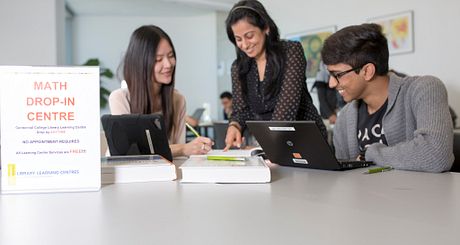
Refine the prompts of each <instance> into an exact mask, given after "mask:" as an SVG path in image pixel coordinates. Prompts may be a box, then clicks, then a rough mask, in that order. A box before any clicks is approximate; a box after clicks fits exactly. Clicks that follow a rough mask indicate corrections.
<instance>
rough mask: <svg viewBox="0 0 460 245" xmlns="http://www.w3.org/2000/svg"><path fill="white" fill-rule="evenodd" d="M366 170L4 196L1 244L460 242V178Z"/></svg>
mask: <svg viewBox="0 0 460 245" xmlns="http://www.w3.org/2000/svg"><path fill="white" fill-rule="evenodd" d="M363 171H364V170H363V169H356V170H351V171H345V172H334V171H321V170H308V169H300V168H289V167H275V168H274V169H272V178H273V181H272V183H271V184H228V185H222V184H181V183H180V182H177V181H173V182H151V183H133V184H117V185H108V186H104V187H103V188H102V189H101V191H100V192H87V193H59V194H26V195H1V196H0V244H2V245H9V244H14V245H18V244H232V245H233V244H276V245H279V244H456V245H458V244H459V241H460V236H459V231H460V174H456V173H443V174H429V173H417V172H408V171H389V172H384V173H378V174H370V175H367V174H363Z"/></svg>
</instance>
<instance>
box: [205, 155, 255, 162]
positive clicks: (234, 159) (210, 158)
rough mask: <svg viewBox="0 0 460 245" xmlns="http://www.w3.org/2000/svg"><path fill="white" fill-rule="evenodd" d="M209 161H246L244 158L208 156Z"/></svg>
mask: <svg viewBox="0 0 460 245" xmlns="http://www.w3.org/2000/svg"><path fill="white" fill-rule="evenodd" d="M207 159H208V160H212V161H246V158H244V157H228V156H207Z"/></svg>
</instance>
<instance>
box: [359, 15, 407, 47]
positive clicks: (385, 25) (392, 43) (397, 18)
mask: <svg viewBox="0 0 460 245" xmlns="http://www.w3.org/2000/svg"><path fill="white" fill-rule="evenodd" d="M413 16H414V14H413V11H411V10H410V11H405V12H401V13H396V14H390V15H385V16H381V17H375V18H370V19H368V20H367V22H369V23H375V24H378V25H380V26H382V29H383V33H384V34H385V36H386V38H387V39H388V50H389V51H390V55H392V54H403V53H410V52H414V20H413Z"/></svg>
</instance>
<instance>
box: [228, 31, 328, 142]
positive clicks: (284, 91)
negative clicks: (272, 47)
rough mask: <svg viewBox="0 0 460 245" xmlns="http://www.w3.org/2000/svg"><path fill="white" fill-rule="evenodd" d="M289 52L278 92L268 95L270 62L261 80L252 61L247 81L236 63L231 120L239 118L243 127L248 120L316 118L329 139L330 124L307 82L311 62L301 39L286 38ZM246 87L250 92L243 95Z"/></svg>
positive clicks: (233, 71) (313, 119)
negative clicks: (328, 128)
mask: <svg viewBox="0 0 460 245" xmlns="http://www.w3.org/2000/svg"><path fill="white" fill-rule="evenodd" d="M282 45H283V50H284V52H285V54H286V65H285V70H284V71H282V72H283V79H282V82H281V87H280V89H279V92H278V94H276V95H269V96H265V95H264V94H265V91H266V89H268V86H269V85H270V83H271V82H272V78H271V76H270V75H271V73H270V69H272V67H270V65H269V63H268V62H267V64H266V67H265V76H264V80H263V81H261V80H260V78H259V73H258V69H257V63H256V61H255V60H251V66H250V70H249V72H248V74H247V79H246V81H244V82H242V81H239V79H238V68H237V65H236V61H235V62H234V63H233V65H232V91H233V112H232V115H231V119H230V120H231V121H237V122H238V123H239V124H240V125H241V126H242V127H243V128H245V127H246V121H247V120H264V121H270V120H272V121H296V120H311V121H315V122H316V124H317V125H318V127H319V129H320V131H321V133H322V134H323V136H324V137H325V138H327V131H326V127H325V126H324V124H323V121H322V119H321V117H320V115H319V114H318V111H317V110H316V108H315V106H314V105H313V102H312V98H311V96H310V94H309V92H308V89H307V84H306V82H305V81H306V75H305V74H306V72H305V71H306V67H307V62H306V59H305V55H304V52H303V48H302V45H301V44H300V43H299V42H293V41H284V40H283V41H282ZM243 86H246V88H247V95H244V94H243Z"/></svg>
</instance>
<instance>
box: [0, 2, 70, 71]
mask: <svg viewBox="0 0 460 245" xmlns="http://www.w3.org/2000/svg"><path fill="white" fill-rule="evenodd" d="M64 17H65V8H64V0H40V1H30V0H15V1H8V0H0V65H61V64H63V62H64V60H65V52H64V30H65V29H64V28H65V27H64Z"/></svg>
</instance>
